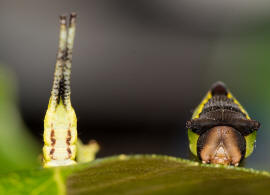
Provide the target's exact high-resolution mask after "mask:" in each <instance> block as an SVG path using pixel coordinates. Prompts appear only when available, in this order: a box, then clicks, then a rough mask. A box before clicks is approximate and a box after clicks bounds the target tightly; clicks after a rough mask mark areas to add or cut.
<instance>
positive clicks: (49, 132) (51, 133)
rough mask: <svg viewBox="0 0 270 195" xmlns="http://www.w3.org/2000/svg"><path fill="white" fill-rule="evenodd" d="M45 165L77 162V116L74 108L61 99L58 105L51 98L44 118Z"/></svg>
mask: <svg viewBox="0 0 270 195" xmlns="http://www.w3.org/2000/svg"><path fill="white" fill-rule="evenodd" d="M43 137H44V147H43V156H44V167H50V166H61V165H70V164H75V157H76V142H77V118H76V114H75V111H74V109H73V108H72V107H71V105H70V106H65V105H64V104H63V101H62V100H61V99H60V101H59V103H58V104H57V105H56V107H54V106H52V104H51V100H50V103H49V106H48V110H47V112H46V115H45V119H44V135H43Z"/></svg>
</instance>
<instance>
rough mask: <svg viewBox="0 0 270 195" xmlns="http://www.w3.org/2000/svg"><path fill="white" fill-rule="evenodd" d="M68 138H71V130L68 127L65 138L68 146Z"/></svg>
mask: <svg viewBox="0 0 270 195" xmlns="http://www.w3.org/2000/svg"><path fill="white" fill-rule="evenodd" d="M70 140H71V131H70V129H69V130H68V132H67V138H66V143H67V145H68V146H69V145H70Z"/></svg>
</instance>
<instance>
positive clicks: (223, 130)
mask: <svg viewBox="0 0 270 195" xmlns="http://www.w3.org/2000/svg"><path fill="white" fill-rule="evenodd" d="M186 126H187V128H188V137H189V147H190V150H191V152H192V153H193V154H194V155H195V156H197V157H198V158H199V159H200V160H201V161H202V162H203V163H212V164H223V165H234V166H238V165H239V163H240V162H241V160H243V159H244V158H246V157H248V156H249V155H250V154H251V153H252V152H253V149H254V144H255V140H256V133H257V130H258V129H259V127H260V123H259V122H258V121H255V120H252V119H251V118H250V117H249V115H248V113H247V111H246V110H245V109H244V108H243V107H242V106H241V104H240V103H239V102H238V101H237V100H236V99H235V97H233V95H232V93H231V92H230V91H229V90H228V89H227V87H226V86H225V84H224V83H222V82H217V83H215V84H214V85H213V87H212V88H211V89H210V90H209V91H208V93H207V94H206V96H205V97H204V99H203V100H202V102H201V103H200V104H199V105H198V106H197V108H196V109H195V111H194V113H193V115H192V118H191V120H189V121H187V124H186Z"/></svg>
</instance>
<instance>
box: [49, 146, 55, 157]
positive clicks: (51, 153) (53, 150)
mask: <svg viewBox="0 0 270 195" xmlns="http://www.w3.org/2000/svg"><path fill="white" fill-rule="evenodd" d="M54 152H55V149H54V148H52V149H51V151H50V156H51V159H54V157H53V153H54Z"/></svg>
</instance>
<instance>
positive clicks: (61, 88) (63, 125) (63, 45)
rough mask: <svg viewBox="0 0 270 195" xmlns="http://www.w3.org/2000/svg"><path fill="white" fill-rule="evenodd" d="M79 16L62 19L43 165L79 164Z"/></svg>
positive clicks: (73, 15)
mask: <svg viewBox="0 0 270 195" xmlns="http://www.w3.org/2000/svg"><path fill="white" fill-rule="evenodd" d="M75 24H76V14H75V13H72V14H71V15H70V17H69V20H68V18H67V17H66V16H60V35H59V46H58V53H57V60H56V65H55V72H54V81H53V86H52V91H51V97H50V100H49V105H48V109H47V112H46V115H45V119H44V134H43V138H44V147H43V166H44V167H54V166H65V165H72V164H75V163H76V161H75V157H76V142H77V118H76V114H75V111H74V109H73V108H72V106H71V101H70V94H71V91H70V76H71V62H72V49H73V42H74V37H75V29H76V28H75Z"/></svg>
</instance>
